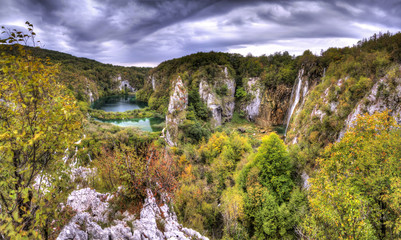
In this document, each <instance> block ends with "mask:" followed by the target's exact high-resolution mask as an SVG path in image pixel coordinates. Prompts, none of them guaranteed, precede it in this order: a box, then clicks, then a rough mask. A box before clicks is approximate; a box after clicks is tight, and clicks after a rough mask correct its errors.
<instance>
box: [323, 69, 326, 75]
mask: <svg viewBox="0 0 401 240" xmlns="http://www.w3.org/2000/svg"><path fill="white" fill-rule="evenodd" d="M323 77H326V68H324V69H323Z"/></svg>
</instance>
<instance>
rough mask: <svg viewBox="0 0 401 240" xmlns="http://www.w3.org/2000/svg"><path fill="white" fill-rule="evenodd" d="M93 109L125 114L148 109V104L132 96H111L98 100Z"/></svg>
mask: <svg viewBox="0 0 401 240" xmlns="http://www.w3.org/2000/svg"><path fill="white" fill-rule="evenodd" d="M91 107H92V108H94V109H99V110H103V111H105V112H125V111H129V110H134V109H141V108H144V107H147V104H146V103H145V102H141V101H137V100H135V97H132V96H111V97H104V98H100V99H99V100H96V101H95V102H94V103H93V104H92V106H91Z"/></svg>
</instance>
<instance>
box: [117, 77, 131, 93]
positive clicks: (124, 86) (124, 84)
mask: <svg viewBox="0 0 401 240" xmlns="http://www.w3.org/2000/svg"><path fill="white" fill-rule="evenodd" d="M114 81H116V82H117V83H118V90H120V91H125V90H128V91H129V92H136V89H135V88H134V87H132V86H131V85H130V84H129V82H128V80H124V79H122V78H121V75H117V77H115V78H114Z"/></svg>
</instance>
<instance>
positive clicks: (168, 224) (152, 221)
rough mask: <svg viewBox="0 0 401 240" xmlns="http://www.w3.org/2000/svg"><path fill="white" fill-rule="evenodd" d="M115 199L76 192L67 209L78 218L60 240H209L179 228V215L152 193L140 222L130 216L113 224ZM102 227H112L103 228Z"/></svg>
mask: <svg viewBox="0 0 401 240" xmlns="http://www.w3.org/2000/svg"><path fill="white" fill-rule="evenodd" d="M111 198H112V196H111V195H109V194H101V193H98V192H96V191H95V190H93V189H90V188H84V189H80V190H76V191H73V192H72V193H71V195H70V196H69V197H68V200H67V205H69V206H70V207H71V208H72V209H74V210H75V211H77V214H76V215H75V216H74V217H73V218H72V219H71V221H70V222H69V223H68V224H67V225H66V226H65V227H64V228H63V230H62V231H61V233H60V235H59V236H58V238H57V239H58V240H66V239H76V240H81V239H82V240H86V239H105V240H109V239H138V240H139V239H204V240H206V239H208V238H206V237H204V236H202V235H201V234H199V233H198V232H196V231H194V230H192V229H188V228H184V227H183V226H182V225H181V224H179V223H178V221H177V216H176V214H175V213H174V212H172V211H170V209H169V207H168V206H167V205H166V204H164V205H163V206H158V205H157V204H156V199H155V198H154V197H153V194H152V192H151V191H150V190H148V197H147V198H146V199H145V203H144V205H143V208H142V210H141V213H140V219H137V220H135V216H134V215H132V214H130V213H128V212H124V213H123V214H121V217H119V218H118V219H114V220H109V219H108V217H109V213H110V208H109V206H110V205H109V200H110V199H111ZM120 219H121V220H120ZM101 225H102V226H108V227H104V228H102V227H101ZM163 228H164V229H163Z"/></svg>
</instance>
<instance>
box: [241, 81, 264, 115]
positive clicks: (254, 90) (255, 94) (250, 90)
mask: <svg viewBox="0 0 401 240" xmlns="http://www.w3.org/2000/svg"><path fill="white" fill-rule="evenodd" d="M245 91H246V92H247V94H248V95H250V96H251V100H250V101H249V102H248V103H246V104H244V105H243V106H242V110H243V111H244V112H245V113H246V118H247V119H248V120H249V121H255V120H256V118H257V117H258V116H259V108H260V105H261V103H262V96H261V95H262V94H261V92H262V89H261V87H260V78H256V77H255V78H249V79H248V83H247V84H246V85H245Z"/></svg>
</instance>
